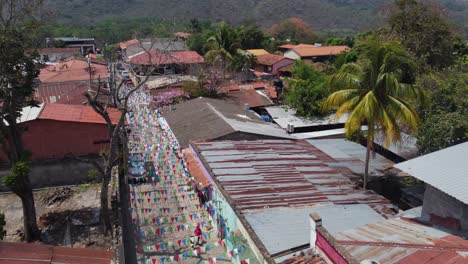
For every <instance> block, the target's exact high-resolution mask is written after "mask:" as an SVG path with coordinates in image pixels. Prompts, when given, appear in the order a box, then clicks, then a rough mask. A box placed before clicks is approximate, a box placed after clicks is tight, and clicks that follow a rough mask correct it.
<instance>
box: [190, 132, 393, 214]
mask: <svg viewBox="0 0 468 264" xmlns="http://www.w3.org/2000/svg"><path fill="white" fill-rule="evenodd" d="M194 145H195V146H196V147H197V148H198V150H199V151H200V155H199V156H200V157H201V158H202V159H204V160H205V161H206V163H207V164H208V166H209V167H210V168H209V169H211V171H212V174H213V175H214V177H215V178H216V179H217V181H218V182H219V184H220V185H221V186H222V188H223V189H224V190H225V191H226V192H227V193H228V194H229V196H230V198H231V199H232V201H233V204H232V205H233V206H234V207H235V208H236V209H237V210H240V211H242V210H248V209H262V208H269V207H281V206H283V207H290V206H307V205H316V204H321V203H333V204H368V205H369V206H371V207H372V208H374V209H376V211H378V212H379V213H380V214H382V215H384V216H389V215H392V214H393V212H392V211H391V210H390V208H391V207H392V205H391V203H390V202H389V201H388V200H387V199H385V198H384V197H382V196H379V195H377V194H375V193H373V192H371V191H362V190H358V189H356V187H355V185H354V184H353V183H352V182H351V180H350V179H349V178H348V176H349V175H351V174H352V172H351V171H350V170H349V169H348V168H346V167H344V166H339V162H338V161H337V160H335V159H333V158H332V157H330V156H328V155H326V154H325V153H324V152H322V151H320V150H319V149H318V148H316V147H314V146H312V145H311V144H309V143H307V142H306V141H290V140H274V141H272V140H256V141H214V142H199V143H194Z"/></svg>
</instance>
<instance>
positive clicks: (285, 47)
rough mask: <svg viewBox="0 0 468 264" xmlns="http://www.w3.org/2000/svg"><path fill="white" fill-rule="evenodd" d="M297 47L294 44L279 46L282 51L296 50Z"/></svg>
mask: <svg viewBox="0 0 468 264" xmlns="http://www.w3.org/2000/svg"><path fill="white" fill-rule="evenodd" d="M295 47H296V45H293V44H284V45H281V46H279V47H278V48H281V49H293V48H295Z"/></svg>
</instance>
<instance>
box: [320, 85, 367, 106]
mask: <svg viewBox="0 0 468 264" xmlns="http://www.w3.org/2000/svg"><path fill="white" fill-rule="evenodd" d="M358 95H359V91H358V90H357V89H346V90H341V91H336V92H334V93H332V94H331V95H329V96H328V98H327V99H326V100H325V101H324V103H323V105H322V110H323V111H327V110H331V109H333V108H336V107H339V106H340V105H341V104H342V103H345V102H347V101H348V100H350V99H351V98H353V97H356V96H358Z"/></svg>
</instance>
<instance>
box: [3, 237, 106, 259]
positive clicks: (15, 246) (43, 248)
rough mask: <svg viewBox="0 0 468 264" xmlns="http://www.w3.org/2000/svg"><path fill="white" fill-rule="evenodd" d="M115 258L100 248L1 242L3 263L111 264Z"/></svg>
mask: <svg viewBox="0 0 468 264" xmlns="http://www.w3.org/2000/svg"><path fill="white" fill-rule="evenodd" d="M113 258H114V256H113V253H112V252H110V251H105V250H98V249H90V248H67V247H54V246H49V245H42V244H26V243H7V242H0V263H2V264H23V263H24V264H30V263H48V264H64V263H73V264H89V263H93V264H110V263H113Z"/></svg>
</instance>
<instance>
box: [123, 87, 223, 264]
mask: <svg viewBox="0 0 468 264" xmlns="http://www.w3.org/2000/svg"><path fill="white" fill-rule="evenodd" d="M128 90H129V89H128V88H127V91H128ZM150 101H151V100H150V96H149V95H148V94H147V93H145V92H144V91H138V92H136V93H134V94H133V95H132V98H131V100H130V109H131V111H130V113H129V114H128V115H127V123H128V128H129V140H128V149H129V177H128V178H129V191H130V193H129V201H130V205H131V208H129V210H130V214H131V218H132V223H133V229H134V232H135V237H136V240H137V243H136V247H137V249H136V250H137V259H138V261H139V263H201V262H205V263H214V262H221V263H223V262H225V263H228V262H230V257H229V254H226V249H225V247H224V243H225V242H224V241H223V240H220V239H219V238H218V232H217V230H216V224H213V222H212V217H211V216H210V214H209V213H208V211H207V210H206V209H205V208H203V206H201V205H200V203H199V201H198V197H197V195H196V192H195V191H194V187H193V186H192V185H193V183H191V179H190V175H189V173H188V171H187V163H186V160H185V158H184V155H183V153H182V151H181V149H180V146H179V144H178V142H177V140H176V139H175V137H174V135H173V133H172V131H171V130H170V128H169V126H168V125H167V123H166V121H165V120H164V118H162V117H160V116H159V113H158V112H157V110H154V109H152V107H151V106H150ZM197 225H199V226H200V227H201V230H202V237H203V242H202V241H200V243H199V244H198V243H197V242H198V241H197V240H198V237H196V236H195V235H194V230H195V228H196V227H197Z"/></svg>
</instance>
